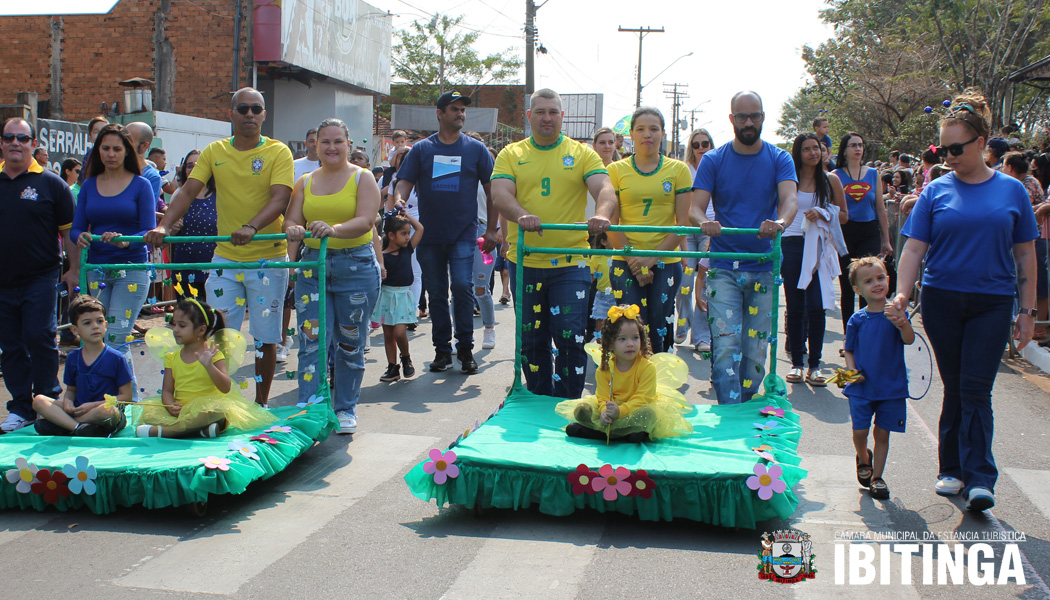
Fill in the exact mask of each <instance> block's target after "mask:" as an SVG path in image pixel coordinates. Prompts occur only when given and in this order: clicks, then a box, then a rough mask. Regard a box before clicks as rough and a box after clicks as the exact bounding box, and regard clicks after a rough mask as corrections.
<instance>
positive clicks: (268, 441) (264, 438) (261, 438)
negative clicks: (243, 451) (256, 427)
mask: <svg viewBox="0 0 1050 600" xmlns="http://www.w3.org/2000/svg"><path fill="white" fill-rule="evenodd" d="M248 439H250V440H251V441H253V442H262V443H264V444H277V440H275V439H274V438H272V437H270V436H268V435H266V434H265V433H260V434H259V435H253V436H252V437H250V438H248Z"/></svg>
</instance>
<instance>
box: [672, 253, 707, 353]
mask: <svg viewBox="0 0 1050 600" xmlns="http://www.w3.org/2000/svg"><path fill="white" fill-rule="evenodd" d="M710 246H711V238H710V237H708V236H706V235H704V234H702V233H690V234H689V235H687V236H685V248H686V250H689V251H690V252H706V251H707V250H708V248H710ZM682 261H683V265H684V269H683V273H682V285H681V287H679V289H678V295H677V296H676V297H675V306H676V307H677V308H678V326H677V327H678V335H679V336H685V335H687V334H689V333H692V337H691V338H690V340H689V345H691V346H695V345H697V344H699V343H701V342H706V343H708V344H709V343H711V328H710V327H708V325H707V312H705V311H702V310H699V309H698V308H697V307H696V299H695V298H696V296H695V295H694V291H695V290H694V289H693V284H694V283H696V275H697V273H696V270H697V265H698V264H700V259H699V258H683V259H682ZM682 288H689V292H688V293H686V294H683V293H682ZM683 319H684V321H683Z"/></svg>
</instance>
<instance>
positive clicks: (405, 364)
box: [401, 354, 416, 379]
mask: <svg viewBox="0 0 1050 600" xmlns="http://www.w3.org/2000/svg"><path fill="white" fill-rule="evenodd" d="M401 372H402V373H404V375H405V379H408V378H409V377H411V376H413V375H415V374H416V368H415V367H414V366H412V357H411V356H408V355H406V354H402V355H401Z"/></svg>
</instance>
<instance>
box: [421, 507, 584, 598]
mask: <svg viewBox="0 0 1050 600" xmlns="http://www.w3.org/2000/svg"><path fill="white" fill-rule="evenodd" d="M601 535H602V527H599V526H596V525H577V524H574V523H573V522H572V521H571V520H569V519H564V520H558V521H551V522H546V523H534V522H532V523H521V522H511V523H506V524H504V525H500V526H499V527H497V528H496V529H495V530H494V531H493V532H492V533H491V534H490V536H489V539H488V540H487V541H486V542H485V543H484V544H483V545H482V546H481V548H480V549H479V550H478V554H477V556H476V557H475V558H474V560H473V561H472V562H471V563H470V564H469V565H467V567H466V568H465V569H463V571H461V572H460V574H459V576H458V577H457V578H456V580H455V581H454V582H453V583H452V586H451V587H450V588H449V589H448V591H446V592H445V594H444V595H443V596H442V597H441V599H442V600H477V599H478V598H484V599H485V600H528V599H530V598H536V599H538V600H562V599H564V600H571V599H572V598H575V597H576V595H577V594H578V593H579V588H580V581H581V579H582V578H583V574H584V571H586V569H587V567H588V566H589V565H590V564H591V562H592V561H593V560H594V555H595V553H596V552H597V549H598V546H597V544H598V540H599V539H600V538H601ZM555 539H556V540H564V541H557V542H552V541H550V540H555Z"/></svg>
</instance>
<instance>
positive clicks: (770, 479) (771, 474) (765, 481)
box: [747, 463, 787, 500]
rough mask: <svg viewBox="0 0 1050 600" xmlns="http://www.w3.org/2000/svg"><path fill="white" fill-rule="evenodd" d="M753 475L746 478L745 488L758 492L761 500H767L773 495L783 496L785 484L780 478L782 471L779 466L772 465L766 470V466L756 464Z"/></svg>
mask: <svg viewBox="0 0 1050 600" xmlns="http://www.w3.org/2000/svg"><path fill="white" fill-rule="evenodd" d="M754 473H755V474H754V475H752V476H751V477H748V478H747V487H749V488H751V489H752V490H756V491H758V497H759V499H761V500H769V499H770V498H772V497H773V494H775V493H776V494H783V493H784V491H785V490H787V484H786V483H784V480H783V479H781V478H780V476H781V475H783V473H784V470H783V469H781V468H780V465H772V466H770V467H769V468H768V469H767V468H766V465H764V464H762V463H758V464H756V465H755V468H754Z"/></svg>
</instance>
